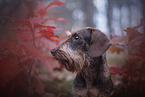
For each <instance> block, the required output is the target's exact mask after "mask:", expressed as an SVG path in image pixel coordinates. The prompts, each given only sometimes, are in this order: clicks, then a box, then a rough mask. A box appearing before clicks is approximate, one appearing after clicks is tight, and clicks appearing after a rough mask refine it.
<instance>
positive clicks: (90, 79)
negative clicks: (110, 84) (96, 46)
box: [81, 55, 110, 88]
mask: <svg viewBox="0 0 145 97" xmlns="http://www.w3.org/2000/svg"><path fill="white" fill-rule="evenodd" d="M81 72H82V74H83V77H84V79H85V81H86V84H87V88H91V86H92V85H93V83H94V81H98V83H104V82H105V81H107V80H109V79H110V72H109V68H108V66H107V60H106V56H105V55H102V56H100V57H96V58H93V60H92V61H91V62H90V66H89V67H88V68H87V70H83V71H81Z"/></svg>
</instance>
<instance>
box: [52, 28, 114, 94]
mask: <svg viewBox="0 0 145 97" xmlns="http://www.w3.org/2000/svg"><path fill="white" fill-rule="evenodd" d="M78 36H79V38H78ZM96 37H97V39H96ZM100 41H101V42H100ZM109 46H110V44H109V39H108V37H107V36H105V34H103V33H102V32H101V31H99V30H96V29H93V28H87V29H83V30H79V31H77V32H76V33H74V34H73V35H72V36H70V38H68V40H66V41H65V42H64V43H62V44H61V45H59V46H58V47H57V48H55V49H53V50H52V51H51V53H52V55H53V56H54V57H55V58H56V59H57V60H59V61H60V63H61V64H64V65H65V67H66V69H67V70H69V71H72V72H77V76H76V78H75V80H74V83H73V86H72V97H109V95H110V93H111V91H112V81H111V78H110V71H109V69H108V66H107V60H106V54H105V52H106V50H107V49H108V48H109ZM100 48H101V49H100Z"/></svg>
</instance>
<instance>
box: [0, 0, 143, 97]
mask: <svg viewBox="0 0 145 97" xmlns="http://www.w3.org/2000/svg"><path fill="white" fill-rule="evenodd" d="M144 18H145V1H144V0H59V1H57V0H0V96H1V97H69V96H70V95H71V86H72V83H73V79H74V78H75V75H76V74H75V73H71V72H68V71H66V70H65V69H64V68H63V66H61V65H60V64H59V63H58V62H57V61H56V60H55V59H54V58H53V57H52V56H51V54H50V50H51V49H52V48H53V47H56V46H57V45H58V44H60V43H62V42H63V41H64V40H65V39H67V35H66V34H65V32H66V31H67V30H69V31H76V30H78V29H81V28H83V27H95V28H97V29H100V30H101V31H102V32H104V33H105V34H107V35H108V36H109V37H110V38H111V42H112V44H113V45H112V47H111V48H110V49H109V50H108V52H107V59H108V63H109V64H108V65H109V67H110V71H111V73H112V80H113V83H114V89H113V92H112V95H111V96H112V97H145V93H144V91H143V90H145V68H144V65H145V36H144V35H145V27H144V26H145V25H144Z"/></svg>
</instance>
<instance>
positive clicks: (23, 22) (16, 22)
mask: <svg viewBox="0 0 145 97" xmlns="http://www.w3.org/2000/svg"><path fill="white" fill-rule="evenodd" d="M7 18H8V19H9V20H10V21H12V22H14V23H15V24H17V25H19V26H30V24H29V22H28V20H27V19H24V20H17V19H14V18H10V17H7Z"/></svg>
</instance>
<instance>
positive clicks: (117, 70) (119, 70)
mask: <svg viewBox="0 0 145 97" xmlns="http://www.w3.org/2000/svg"><path fill="white" fill-rule="evenodd" d="M126 71H128V69H127V68H118V67H110V72H111V74H121V73H124V72H126Z"/></svg>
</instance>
